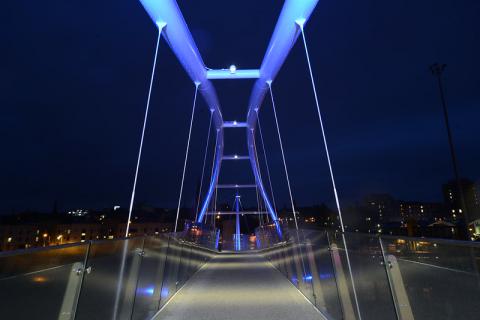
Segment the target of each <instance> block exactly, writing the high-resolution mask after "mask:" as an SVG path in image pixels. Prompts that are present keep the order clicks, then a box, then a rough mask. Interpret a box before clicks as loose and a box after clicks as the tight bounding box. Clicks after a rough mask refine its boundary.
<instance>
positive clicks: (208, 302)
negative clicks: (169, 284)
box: [154, 254, 324, 320]
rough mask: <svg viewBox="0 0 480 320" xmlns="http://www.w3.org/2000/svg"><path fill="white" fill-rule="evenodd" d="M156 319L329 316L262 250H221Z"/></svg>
mask: <svg viewBox="0 0 480 320" xmlns="http://www.w3.org/2000/svg"><path fill="white" fill-rule="evenodd" d="M154 319H155V320H160V319H161V320H166V319H168V320H173V319H175V320H177V319H178V320H180V319H188V320H192V319H195V320H210V319H218V320H249V319H252V320H259V319H265V320H267V319H275V320H280V319H286V320H290V319H295V320H300V319H301V320H310V319H316V320H318V319H324V318H323V317H322V316H321V314H320V313H319V312H318V311H317V310H316V309H315V308H314V307H313V306H312V305H311V304H310V302H308V301H307V300H306V298H305V297H304V296H303V295H302V294H301V293H300V292H299V291H298V290H297V289H296V288H295V287H294V286H293V285H292V284H290V282H288V280H287V279H286V278H285V277H284V276H283V275H282V274H281V273H280V272H279V271H277V270H276V269H275V268H274V267H273V266H272V265H271V264H270V263H269V262H268V261H266V260H265V259H264V258H263V257H262V256H260V255H257V254H220V255H218V256H216V257H215V258H213V259H212V260H211V261H210V262H209V263H207V264H206V265H205V266H204V267H203V268H202V269H200V270H199V271H198V272H197V273H196V274H195V275H194V276H193V277H192V278H191V279H190V280H189V281H188V282H187V283H186V285H185V286H184V287H183V288H182V289H181V290H180V291H179V292H178V293H177V295H176V296H175V297H173V299H172V300H171V301H170V302H169V303H168V304H167V305H166V306H165V308H164V309H163V310H161V311H160V313H159V314H157V316H156V317H155V318H154Z"/></svg>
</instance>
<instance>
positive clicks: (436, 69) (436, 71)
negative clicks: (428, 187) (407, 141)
mask: <svg viewBox="0 0 480 320" xmlns="http://www.w3.org/2000/svg"><path fill="white" fill-rule="evenodd" d="M446 66H447V65H446V64H443V63H442V64H440V63H434V64H432V65H431V66H430V71H432V74H433V75H434V76H435V77H436V78H437V80H438V89H439V91H440V100H441V101H442V108H443V116H444V118H445V127H446V128H447V135H448V144H449V146H450V155H451V157H452V165H453V173H454V175H455V180H456V182H457V188H458V195H459V197H460V206H461V207H462V213H463V217H464V219H465V225H466V228H467V235H468V222H469V218H468V213H467V206H466V205H465V197H464V195H463V188H462V184H461V182H460V176H459V174H458V165H457V156H456V154H455V148H454V146H453V138H452V131H451V129H450V122H449V119H448V110H447V102H446V101H445V93H444V91H443V83H442V74H443V71H444V70H445V67H446Z"/></svg>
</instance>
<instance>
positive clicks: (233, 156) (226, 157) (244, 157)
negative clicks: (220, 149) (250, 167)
mask: <svg viewBox="0 0 480 320" xmlns="http://www.w3.org/2000/svg"><path fill="white" fill-rule="evenodd" d="M249 159H250V157H249V156H239V155H238V154H234V155H228V156H223V160H249Z"/></svg>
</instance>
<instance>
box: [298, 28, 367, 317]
mask: <svg viewBox="0 0 480 320" xmlns="http://www.w3.org/2000/svg"><path fill="white" fill-rule="evenodd" d="M303 23H304V21H297V24H298V25H299V27H300V31H301V33H302V39H303V46H304V48H305V55H306V57H307V64H308V71H309V72H310V80H311V83H312V89H313V95H314V96H315V104H316V106H317V113H318V120H319V121H320V128H321V130H322V138H323V145H324V147H325V153H326V155H327V162H328V169H329V170H330V178H331V180H332V186H333V194H334V196H335V202H336V205H337V210H338V217H339V219H340V227H341V229H342V240H343V245H344V247H345V257H346V258H347V264H348V270H349V272H350V280H351V283H352V289H353V296H354V298H355V307H356V309H357V313H358V317H359V319H360V320H362V316H361V313H360V305H359V303H358V297H357V290H356V289H355V281H354V278H353V272H352V267H351V264H350V257H349V254H348V247H347V241H346V239H345V227H344V225H343V218H342V210H341V209H340V201H339V200H338V193H337V188H336V184H335V178H334V175H333V168H332V162H331V160H330V152H329V151H328V144H327V138H326V135H325V129H324V126H323V119H322V114H321V112H320V105H319V103H318V96H317V89H316V86H315V80H314V78H313V72H312V65H311V63H310V55H309V54H308V47H307V40H306V38H305V31H304V29H303Z"/></svg>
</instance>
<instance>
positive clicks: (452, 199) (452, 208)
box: [442, 179, 480, 222]
mask: <svg viewBox="0 0 480 320" xmlns="http://www.w3.org/2000/svg"><path fill="white" fill-rule="evenodd" d="M460 188H461V190H462V191H463V196H464V198H465V209H466V210H467V214H468V219H469V221H468V222H471V221H473V220H476V219H479V218H480V196H479V193H478V187H477V186H476V185H475V183H474V182H473V181H471V180H468V179H461V180H460ZM442 191H443V198H444V202H445V205H446V207H447V209H448V213H449V215H450V217H451V219H452V220H454V221H455V220H458V219H460V218H463V216H464V212H463V210H464V209H463V208H462V203H461V199H460V192H459V191H460V190H459V188H458V184H457V182H456V181H455V180H452V181H449V182H447V183H446V184H444V185H443V187H442Z"/></svg>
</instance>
